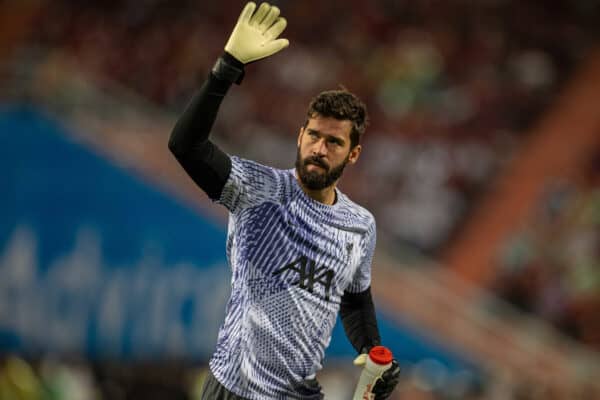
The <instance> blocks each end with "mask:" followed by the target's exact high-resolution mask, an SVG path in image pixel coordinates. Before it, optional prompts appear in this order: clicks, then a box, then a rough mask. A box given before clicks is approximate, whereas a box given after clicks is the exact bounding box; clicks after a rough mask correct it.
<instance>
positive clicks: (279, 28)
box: [264, 17, 287, 39]
mask: <svg viewBox="0 0 600 400" xmlns="http://www.w3.org/2000/svg"><path fill="white" fill-rule="evenodd" d="M286 26H287V21H286V19H285V18H283V17H279V18H277V22H275V23H274V24H273V25H271V27H270V28H269V29H267V31H266V32H265V33H264V36H265V37H266V38H268V39H275V38H277V37H278V36H279V35H281V32H283V31H284V30H285V27H286Z"/></svg>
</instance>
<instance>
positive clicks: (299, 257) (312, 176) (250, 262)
mask: <svg viewBox="0 0 600 400" xmlns="http://www.w3.org/2000/svg"><path fill="white" fill-rule="evenodd" d="M285 26H286V21H285V19H283V18H281V17H279V9H278V8H277V7H275V6H270V5H268V4H266V3H263V4H261V6H260V7H259V8H258V9H256V5H255V4H254V3H248V4H247V5H246V7H245V8H244V10H243V11H242V14H241V15H240V18H239V19H238V22H237V24H236V26H235V28H234V30H233V32H232V34H231V36H230V38H229V41H228V42H227V44H226V46H225V54H224V55H223V56H222V57H220V58H219V59H218V60H217V62H216V64H215V66H214V67H213V69H212V71H211V73H210V74H209V77H208V79H207V80H206V81H205V82H204V84H203V85H202V87H201V88H200V90H199V92H198V93H197V94H196V95H195V96H194V97H193V99H192V100H191V102H190V104H189V105H188V107H187V108H186V110H185V111H184V113H183V114H182V115H181V117H180V118H179V120H178V121H177V124H176V125H175V127H174V129H173V132H172V133H171V138H170V140H169V149H170V150H171V152H172V153H173V154H174V155H175V157H176V158H177V160H178V161H179V163H180V164H181V165H182V166H183V168H184V169H185V170H186V172H187V173H188V174H189V175H190V177H191V178H192V179H193V180H194V181H195V182H196V184H197V185H198V186H199V187H200V188H202V189H203V190H204V191H205V192H206V193H207V194H208V196H209V197H210V198H211V199H213V200H214V201H216V202H218V203H220V204H222V205H224V206H225V207H227V209H228V210H229V227H228V236H227V258H228V261H229V264H230V266H231V269H232V284H231V295H230V298H229V301H228V303H227V308H226V317H225V321H224V323H223V325H222V326H221V329H220V330H219V335H218V340H217V347H216V350H215V352H214V354H213V356H212V358H211V360H210V374H209V376H208V378H207V380H206V383H205V385H204V388H203V394H202V399H210V400H221V399H223V400H228V399H252V400H259V399H260V400H262V399H321V398H323V394H322V392H321V388H320V386H319V384H318V382H317V380H316V373H317V371H319V370H320V369H321V367H322V365H321V362H322V360H323V355H324V352H325V348H326V347H327V346H328V344H329V341H330V339H331V332H332V329H333V327H334V325H335V321H336V317H337V315H338V313H339V314H340V315H341V318H342V321H343V324H344V328H345V331H346V334H347V336H348V338H349V339H350V342H351V343H352V345H353V346H354V348H355V349H356V350H357V352H358V353H359V354H364V353H366V352H368V350H369V349H370V348H371V347H373V346H376V345H378V344H379V343H380V337H379V331H378V328H377V321H376V318H375V311H374V306H373V301H372V298H371V291H370V282H371V259H372V257H373V252H374V249H375V220H374V218H373V216H372V215H371V213H369V212H368V211H367V210H365V209H364V208H362V207H360V206H359V205H357V204H355V203H353V202H352V201H351V200H350V199H349V198H348V197H347V196H345V195H344V194H343V193H342V192H341V191H339V190H338V189H337V188H336V185H337V183H338V181H339V179H340V177H341V176H342V173H343V171H344V167H345V166H346V165H347V164H354V163H356V161H357V160H358V158H359V156H360V152H361V145H360V144H359V142H360V137H361V136H362V134H363V133H364V131H365V127H366V124H367V112H366V108H365V105H364V104H363V103H362V102H361V101H360V100H359V99H358V98H357V97H356V96H355V95H353V94H352V93H350V92H348V91H346V90H333V91H325V92H322V93H320V94H319V95H318V96H316V97H315V98H314V99H313V100H312V102H311V103H310V105H309V108H308V112H307V116H306V120H305V122H304V124H303V126H302V127H301V128H300V131H299V135H298V152H297V159H296V167H295V168H294V169H289V170H279V169H275V168H271V167H268V166H264V165H261V164H259V163H256V162H253V161H249V160H244V159H242V158H239V157H236V156H229V155H227V154H225V153H224V152H223V151H221V150H220V149H219V148H218V147H217V146H215V145H214V144H213V143H212V142H211V141H210V140H209V139H208V137H209V132H210V129H211V127H212V125H213V122H214V121H215V118H216V115H217V111H218V109H219V106H220V104H221V101H222V99H223V98H224V96H225V94H226V93H227V91H228V89H229V87H230V86H231V85H232V83H234V82H235V83H238V84H239V83H240V82H241V80H242V77H243V74H244V65H245V64H247V63H249V62H252V61H256V60H258V59H261V58H264V57H268V56H270V55H272V54H274V53H276V52H278V51H280V50H282V49H283V48H285V47H287V45H288V41H287V40H286V39H277V37H278V36H279V35H280V34H281V33H282V32H283V30H284V29H285ZM357 359H360V360H364V356H362V357H359V358H357ZM399 373H400V370H399V368H398V364H397V363H396V362H395V361H394V363H393V365H392V367H391V368H390V369H389V370H388V371H386V373H385V374H384V375H383V377H382V379H380V380H379V381H378V382H377V384H376V385H375V387H374V390H373V391H374V392H375V393H376V394H377V395H376V399H377V400H381V399H385V398H387V397H388V396H389V395H390V393H391V392H392V390H393V388H394V387H395V385H396V384H397V383H398V380H399Z"/></svg>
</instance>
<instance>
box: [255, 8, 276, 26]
mask: <svg viewBox="0 0 600 400" xmlns="http://www.w3.org/2000/svg"><path fill="white" fill-rule="evenodd" d="M270 9H271V6H270V5H269V4H268V3H262V4H261V5H260V6H259V7H258V10H256V12H255V13H254V15H253V16H252V18H251V19H250V25H252V26H259V25H260V23H261V22H262V21H263V19H265V17H266V16H267V14H268V13H269V10H270Z"/></svg>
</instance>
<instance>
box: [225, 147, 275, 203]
mask: <svg viewBox="0 0 600 400" xmlns="http://www.w3.org/2000/svg"><path fill="white" fill-rule="evenodd" d="M282 184H283V182H282V177H281V176H280V174H278V171H277V170H276V169H274V168H271V167H267V166H265V165H262V164H259V163H257V162H255V161H250V160H245V159H242V158H239V157H236V156H232V157H231V172H230V174H229V177H228V178H227V182H226V183H225V186H224V187H223V191H222V192H221V196H220V198H219V199H218V200H217V203H219V204H223V205H224V206H225V207H227V209H228V210H229V211H230V212H231V213H232V214H236V213H239V212H240V211H242V210H244V209H246V208H249V207H253V206H257V205H259V204H262V203H264V202H265V201H269V200H270V199H277V198H278V197H279V195H280V193H281V191H282Z"/></svg>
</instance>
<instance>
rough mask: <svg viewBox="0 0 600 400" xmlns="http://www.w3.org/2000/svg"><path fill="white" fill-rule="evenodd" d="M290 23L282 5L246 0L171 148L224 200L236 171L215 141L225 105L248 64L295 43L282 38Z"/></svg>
mask: <svg viewBox="0 0 600 400" xmlns="http://www.w3.org/2000/svg"><path fill="white" fill-rule="evenodd" d="M285 27H286V20H285V19H284V18H282V17H280V16H279V9H278V8H277V7H275V6H270V5H269V4H267V3H262V4H261V5H260V7H259V8H258V9H256V4H254V3H252V2H250V3H248V4H246V6H245V7H244V10H243V11H242V13H241V14H240V17H239V19H238V21H237V24H236V25H235V28H234V29H233V32H232V33H231V36H230V37H229V40H228V41H227V44H226V45H225V54H224V55H223V56H221V57H220V58H219V59H218V60H217V62H216V63H215V65H214V67H213V69H212V71H211V72H210V74H209V76H208V78H207V80H206V81H205V82H204V84H203V85H202V87H201V88H200V90H199V91H198V92H197V93H196V94H195V95H194V97H193V98H192V100H191V102H190V103H189V104H188V106H187V108H186V109H185V111H184V112H183V114H182V115H181V116H180V117H179V119H178V121H177V123H176V124H175V127H174V128H173V131H172V132H171V137H170V138H169V149H170V150H171V152H172V153H173V155H174V156H175V158H177V160H178V161H179V163H180V164H181V166H182V167H183V168H184V169H185V171H186V172H187V173H188V175H189V176H190V177H191V178H192V179H193V180H194V182H196V184H197V185H198V186H199V187H200V188H202V190H204V191H205V192H206V194H207V195H208V196H209V197H211V198H212V199H218V198H219V197H220V195H221V192H222V190H223V187H224V185H225V183H226V182H227V178H228V177H229V173H230V172H231V159H230V158H229V156H228V155H227V154H225V153H224V152H223V151H222V150H221V149H219V148H218V147H217V146H215V144H213V143H212V142H211V141H210V140H209V134H210V131H211V129H212V126H213V124H214V122H215V119H216V117H217V113H218V111H219V107H220V105H221V102H222V101H223V98H224V97H225V94H227V91H228V90H229V88H230V86H231V85H232V83H234V82H235V83H237V84H239V83H241V81H242V78H243V76H244V65H245V64H247V63H249V62H253V61H256V60H259V59H261V58H265V57H268V56H270V55H272V54H275V53H277V52H278V51H280V50H282V49H283V48H285V47H287V46H288V45H289V42H288V41H287V39H277V37H278V36H279V35H280V34H281V33H282V32H283V30H284V29H285Z"/></svg>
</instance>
